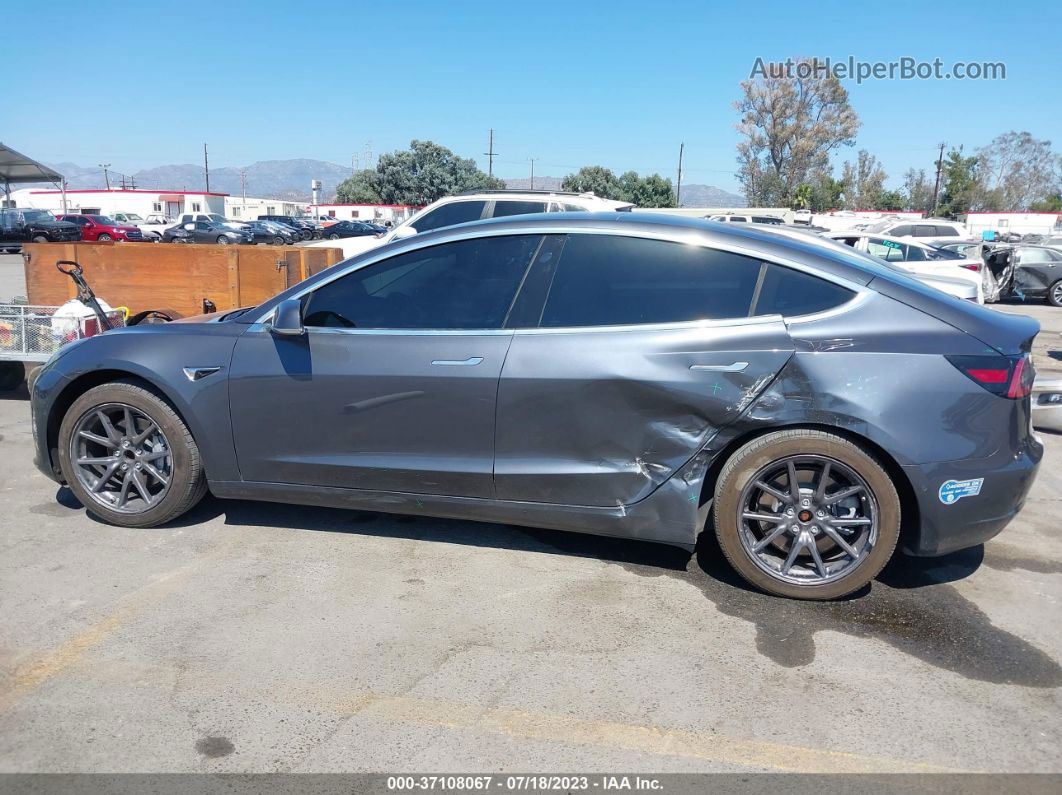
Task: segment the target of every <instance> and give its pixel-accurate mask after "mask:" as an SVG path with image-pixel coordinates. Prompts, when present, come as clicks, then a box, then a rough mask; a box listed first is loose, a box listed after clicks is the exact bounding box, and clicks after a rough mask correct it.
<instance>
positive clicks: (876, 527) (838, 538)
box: [712, 429, 900, 599]
mask: <svg viewBox="0 0 1062 795" xmlns="http://www.w3.org/2000/svg"><path fill="white" fill-rule="evenodd" d="M712 513H713V515H714V519H715V533H716V537H717V538H718V539H719V545H720V547H721V548H722V550H723V553H724V554H725V555H726V557H727V560H729V561H730V564H731V565H732V566H733V567H734V569H735V570H736V571H737V572H738V574H740V575H741V576H742V577H744V578H745V579H746V580H747V581H748V582H749V583H751V584H752V585H754V586H756V587H757V588H760V589H762V590H764V591H767V592H769V593H772V594H776V595H778V596H787V597H791V598H795V599H837V598H839V597H841V596H844V595H846V594H849V593H851V592H852V591H855V590H857V589H859V588H861V587H862V586H864V585H866V584H867V583H868V582H870V581H871V580H872V579H873V578H874V577H875V576H877V574H878V572H880V571H881V569H882V567H883V566H884V565H885V564H886V563H887V562H888V560H889V558H890V557H892V553H893V550H894V549H895V548H896V542H897V540H898V539H899V535H900V500H899V496H898V495H897V492H896V487H895V485H893V482H892V479H891V478H890V477H889V475H888V474H887V473H886V472H885V470H884V469H883V468H882V466H881V465H880V464H879V463H878V462H877V460H876V459H875V458H874V457H873V456H872V455H871V454H870V453H869V452H868V451H866V450H865V449H863V448H862V447H860V446H859V445H856V444H853V443H852V442H850V441H848V440H847V439H844V438H842V437H840V436H836V435H834V434H831V433H826V432H823V431H815V430H809V429H792V430H785V431H776V432H774V433H769V434H767V435H765V436H761V437H760V438H758V439H755V440H753V441H751V442H749V443H748V444H747V445H745V446H744V447H742V448H741V449H740V450H738V451H737V452H736V453H735V454H734V455H733V456H732V457H731V458H730V460H729V461H727V463H726V466H725V467H724V468H723V470H722V472H721V473H720V475H719V480H718V482H717V483H716V488H715V499H714V502H713V505H712Z"/></svg>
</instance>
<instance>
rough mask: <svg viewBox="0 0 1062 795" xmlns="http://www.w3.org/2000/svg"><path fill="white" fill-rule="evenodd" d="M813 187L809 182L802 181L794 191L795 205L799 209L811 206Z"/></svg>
mask: <svg viewBox="0 0 1062 795" xmlns="http://www.w3.org/2000/svg"><path fill="white" fill-rule="evenodd" d="M811 196H812V188H811V185H809V184H808V183H807V182H801V183H800V184H799V185H797V189H796V190H795V191H794V192H793V206H794V207H796V208H797V209H798V210H807V209H810V207H811Z"/></svg>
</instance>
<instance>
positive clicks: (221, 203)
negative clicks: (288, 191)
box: [11, 188, 227, 218]
mask: <svg viewBox="0 0 1062 795" xmlns="http://www.w3.org/2000/svg"><path fill="white" fill-rule="evenodd" d="M226 195H227V194H224V193H206V192H203V191H183V190H179V191H177V190H174V191H159V190H121V189H115V190H67V191H65V193H64V191H60V190H35V189H33V188H24V189H23V190H17V191H14V192H13V193H12V194H11V199H12V200H13V201H14V203H15V206H16V207H33V208H35V209H39V210H51V211H52V212H54V213H57V214H58V213H63V212H67V213H82V214H84V215H110V214H112V213H137V214H139V215H141V216H144V217H147V216H148V215H150V214H151V213H165V214H166V215H168V216H169V217H171V218H176V217H177V216H179V215H181V214H182V213H221V214H224V212H225V197H226ZM64 202H65V206H64Z"/></svg>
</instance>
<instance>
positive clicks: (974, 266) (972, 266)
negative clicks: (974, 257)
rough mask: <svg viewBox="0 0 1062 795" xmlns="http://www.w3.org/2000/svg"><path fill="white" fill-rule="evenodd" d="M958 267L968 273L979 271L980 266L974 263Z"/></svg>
mask: <svg viewBox="0 0 1062 795" xmlns="http://www.w3.org/2000/svg"><path fill="white" fill-rule="evenodd" d="M959 267H960V268H966V270H968V271H979V270H981V266H980V265H978V264H977V263H976V262H970V263H968V264H966V265H960V266H959Z"/></svg>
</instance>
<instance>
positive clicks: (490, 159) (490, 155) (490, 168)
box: [483, 127, 496, 177]
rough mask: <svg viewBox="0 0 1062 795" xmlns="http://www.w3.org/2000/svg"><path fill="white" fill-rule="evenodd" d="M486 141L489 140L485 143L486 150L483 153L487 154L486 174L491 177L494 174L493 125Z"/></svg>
mask: <svg viewBox="0 0 1062 795" xmlns="http://www.w3.org/2000/svg"><path fill="white" fill-rule="evenodd" d="M488 141H489V143H488V144H487V151H486V152H484V153H483V154H485V155H486V156H487V176H488V177H493V176H494V155H495V154H496V153H495V151H494V128H493V127H492V128H491V131H490V138H489V139H488Z"/></svg>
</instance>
